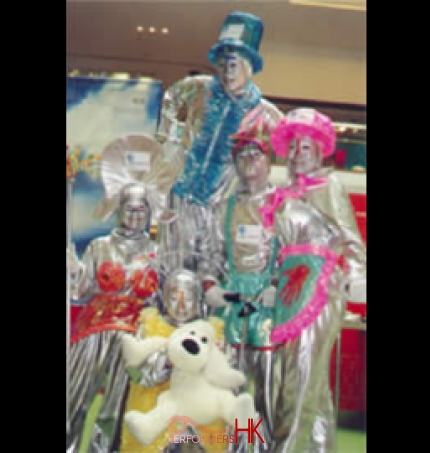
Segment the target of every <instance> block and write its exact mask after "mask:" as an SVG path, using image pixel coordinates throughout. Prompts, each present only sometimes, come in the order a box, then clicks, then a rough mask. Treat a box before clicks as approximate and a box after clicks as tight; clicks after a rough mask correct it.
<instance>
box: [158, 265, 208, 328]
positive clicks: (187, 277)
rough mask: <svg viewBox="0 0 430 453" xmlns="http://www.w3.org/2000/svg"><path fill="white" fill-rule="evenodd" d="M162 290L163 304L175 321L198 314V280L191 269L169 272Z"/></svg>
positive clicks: (199, 291) (192, 317)
mask: <svg viewBox="0 0 430 453" xmlns="http://www.w3.org/2000/svg"><path fill="white" fill-rule="evenodd" d="M164 291H165V292H164V297H163V299H164V306H165V308H166V311H167V313H168V315H169V316H170V317H171V318H172V319H174V320H175V321H177V322H179V323H182V322H186V321H190V320H191V319H194V318H195V317H196V316H197V315H198V314H199V311H198V304H199V300H200V295H201V287H200V281H199V279H198V277H197V276H196V275H195V274H194V273H192V272H191V271H188V270H179V271H176V272H175V273H173V274H171V275H170V276H169V278H168V280H167V282H166V284H165V289H164Z"/></svg>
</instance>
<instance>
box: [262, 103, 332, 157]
mask: <svg viewBox="0 0 430 453" xmlns="http://www.w3.org/2000/svg"><path fill="white" fill-rule="evenodd" d="M301 137H310V138H311V139H313V140H315V141H317V142H319V143H320V144H321V146H322V152H323V156H324V157H328V156H331V155H332V154H333V153H334V151H335V145H336V132H335V130H334V127H333V123H332V121H331V119H330V118H329V117H328V116H326V115H323V114H322V113H320V112H318V111H317V110H315V109H311V108H298V109H294V110H291V111H290V112H288V114H287V115H286V116H285V117H284V118H282V119H281V120H280V121H279V122H278V124H277V125H276V127H275V129H274V130H273V132H272V134H271V136H270V142H271V144H272V148H273V151H274V152H275V154H276V155H278V156H280V157H283V158H285V157H286V156H287V151H288V142H289V141H291V140H293V139H295V138H301Z"/></svg>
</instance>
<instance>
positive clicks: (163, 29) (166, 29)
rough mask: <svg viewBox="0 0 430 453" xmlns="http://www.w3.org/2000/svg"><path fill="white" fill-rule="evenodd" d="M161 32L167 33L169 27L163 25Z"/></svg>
mask: <svg viewBox="0 0 430 453" xmlns="http://www.w3.org/2000/svg"><path fill="white" fill-rule="evenodd" d="M161 33H163V34H164V35H167V34H168V33H169V29H168V28H167V27H163V28H162V29H161Z"/></svg>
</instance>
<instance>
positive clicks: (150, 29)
mask: <svg viewBox="0 0 430 453" xmlns="http://www.w3.org/2000/svg"><path fill="white" fill-rule="evenodd" d="M148 31H149V33H155V32H156V31H157V29H156V28H155V27H149V29H148Z"/></svg>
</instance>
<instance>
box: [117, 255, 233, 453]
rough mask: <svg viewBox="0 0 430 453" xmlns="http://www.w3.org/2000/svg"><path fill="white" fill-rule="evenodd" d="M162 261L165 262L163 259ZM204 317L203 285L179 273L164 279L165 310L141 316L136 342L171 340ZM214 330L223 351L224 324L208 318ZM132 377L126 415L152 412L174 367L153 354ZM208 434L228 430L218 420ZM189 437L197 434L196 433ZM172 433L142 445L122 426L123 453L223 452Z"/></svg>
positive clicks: (162, 353) (191, 275) (129, 369)
mask: <svg viewBox="0 0 430 453" xmlns="http://www.w3.org/2000/svg"><path fill="white" fill-rule="evenodd" d="M161 259H162V258H161ZM201 317H202V282H201V280H200V278H199V277H198V275H197V274H196V273H195V272H192V271H190V270H188V269H184V268H181V269H177V270H174V271H172V272H170V273H169V274H168V275H167V277H166V278H165V283H164V287H163V310H162V311H160V310H158V309H157V308H154V307H148V308H144V309H143V310H142V311H141V314H140V316H139V328H138V331H137V333H136V338H138V339H143V338H151V337H163V338H168V337H170V335H171V334H172V333H173V332H174V331H175V329H177V328H178V327H180V326H182V325H184V324H185V323H187V322H189V321H192V320H195V319H198V318H201ZM207 319H208V321H209V322H210V323H211V324H212V326H213V327H214V328H215V331H216V333H217V338H218V342H219V346H220V348H222V347H223V323H222V321H221V320H219V319H217V318H213V317H209V318H207ZM127 372H128V373H129V374H130V376H131V382H130V391H129V394H128V397H127V402H126V406H125V412H128V411H131V410H140V411H142V410H143V411H144V412H146V411H149V410H151V409H153V408H154V407H155V405H156V403H157V397H158V396H159V395H160V393H162V392H163V391H164V390H166V389H167V388H168V387H169V380H170V374H171V365H170V363H169V361H168V359H167V353H166V351H165V350H163V351H161V350H160V351H156V352H154V353H152V354H151V355H150V356H149V357H147V358H146V359H145V361H144V362H143V363H141V364H139V365H137V366H134V367H131V366H129V367H127ZM206 428H207V429H208V430H210V429H213V430H215V431H217V430H222V429H223V428H224V429H225V425H224V423H223V422H222V421H221V420H219V421H217V422H214V423H213V424H211V425H207V426H206ZM189 434H194V433H193V432H191V433H189ZM171 437H173V436H172V433H171V432H170V430H169V429H167V430H166V431H165V432H164V433H162V434H160V435H159V436H158V437H157V438H156V439H155V440H154V441H153V442H151V443H150V444H148V445H143V444H141V443H139V442H138V440H136V439H135V438H134V437H133V435H132V434H131V432H130V431H129V429H128V427H127V425H126V424H125V423H124V422H123V423H122V433H121V446H120V450H119V451H120V453H121V452H123V453H130V452H133V453H149V452H151V453H163V452H164V453H171V452H176V453H179V452H181V453H185V452H187V453H192V452H195V453H197V452H202V451H206V452H208V453H210V452H212V451H213V452H215V451H217V452H220V449H219V446H217V445H210V444H209V443H206V444H203V445H202V442H200V443H198V442H196V443H191V442H189V443H182V444H178V443H176V444H175V443H173V442H172V441H171Z"/></svg>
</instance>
